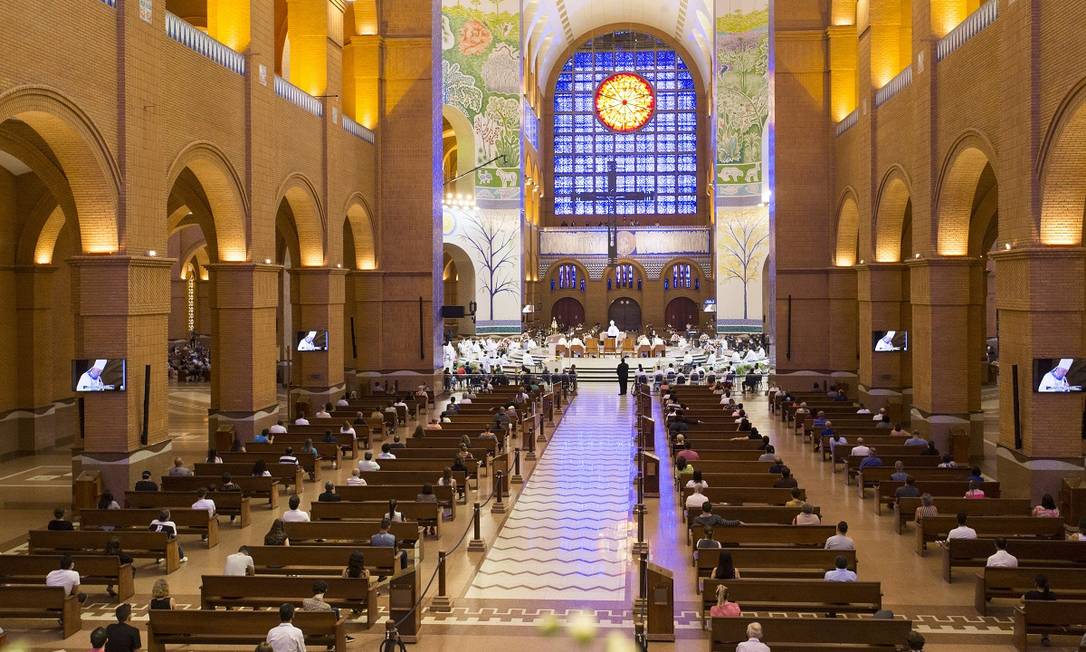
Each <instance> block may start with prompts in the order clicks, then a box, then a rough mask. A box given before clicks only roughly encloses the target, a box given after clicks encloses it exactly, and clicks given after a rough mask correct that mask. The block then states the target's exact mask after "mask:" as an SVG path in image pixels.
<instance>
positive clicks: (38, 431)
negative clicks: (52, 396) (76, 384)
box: [0, 400, 79, 460]
mask: <svg viewBox="0 0 1086 652" xmlns="http://www.w3.org/2000/svg"><path fill="white" fill-rule="evenodd" d="M78 438H79V406H78V404H77V403H76V402H75V401H71V400H69V401H56V402H54V403H50V404H47V405H44V406H41V407H38V408H28V409H15V410H12V411H10V412H8V413H6V414H3V415H0V460H8V459H13V458H16V457H21V456H23V455H32V454H34V453H36V452H38V451H41V450H46V449H50V448H56V447H58V446H67V445H70V444H72V443H73V442H75V441H76V440H77V439H78Z"/></svg>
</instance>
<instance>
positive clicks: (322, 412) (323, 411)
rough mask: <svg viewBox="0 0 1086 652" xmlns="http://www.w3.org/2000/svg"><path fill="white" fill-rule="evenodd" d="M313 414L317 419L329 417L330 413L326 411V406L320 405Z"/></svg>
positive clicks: (330, 416)
mask: <svg viewBox="0 0 1086 652" xmlns="http://www.w3.org/2000/svg"><path fill="white" fill-rule="evenodd" d="M314 416H315V417H317V418H318V419H331V418H332V413H331V412H329V411H328V408H327V407H322V408H320V409H319V410H317V413H316V414H315V415H314Z"/></svg>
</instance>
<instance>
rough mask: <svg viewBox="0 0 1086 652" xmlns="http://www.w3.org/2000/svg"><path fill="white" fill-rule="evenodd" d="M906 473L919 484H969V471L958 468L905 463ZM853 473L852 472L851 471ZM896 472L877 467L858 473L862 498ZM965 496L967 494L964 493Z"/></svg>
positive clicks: (892, 469) (857, 481)
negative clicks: (865, 491)
mask: <svg viewBox="0 0 1086 652" xmlns="http://www.w3.org/2000/svg"><path fill="white" fill-rule="evenodd" d="M915 459H917V460H921V459H923V460H930V459H932V458H930V457H918V458H915ZM904 471H905V473H906V474H908V475H909V476H910V477H911V478H912V479H913V480H914V481H916V482H917V483H921V482H929V481H936V482H940V481H946V480H958V481H960V482H966V483H968V482H969V469H963V468H956V469H940V468H937V467H935V466H929V467H917V466H909V462H907V461H906V462H905V468H904ZM850 472H851V470H850ZM894 472H895V469H894V467H893V466H876V467H874V468H867V469H864V470H863V471H862V472H861V471H857V472H856V486H857V487H858V489H859V493H860V497H861V498H863V497H864V489H867V488H870V487H874V486H876V485H878V484H880V483H882V482H888V481H889V480H890V475H891V474H893V473H894ZM962 493H963V495H964V493H965V492H962Z"/></svg>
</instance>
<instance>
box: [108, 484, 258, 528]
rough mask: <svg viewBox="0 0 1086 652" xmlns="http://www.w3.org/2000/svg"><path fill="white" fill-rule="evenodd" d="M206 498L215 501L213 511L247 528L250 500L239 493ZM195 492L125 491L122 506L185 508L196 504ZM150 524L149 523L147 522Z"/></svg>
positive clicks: (216, 493) (213, 494) (213, 493)
mask: <svg viewBox="0 0 1086 652" xmlns="http://www.w3.org/2000/svg"><path fill="white" fill-rule="evenodd" d="M207 497H208V498H210V499H211V500H214V501H215V509H216V510H217V511H218V513H219V514H221V515H223V516H233V517H236V518H237V519H238V525H239V527H242V528H246V527H249V523H251V522H252V509H251V505H250V502H251V501H250V499H249V497H248V496H246V495H244V494H243V493H242V492H240V491H213V492H210V493H208V495H207ZM196 498H197V496H196V492H195V491H126V492H125V494H124V504H125V506H126V507H128V508H132V509H162V508H164V507H165V508H168V509H170V510H171V512H172V510H174V509H176V508H179V507H180V508H185V507H189V506H191V505H192V504H193V503H194V502H196ZM148 523H150V521H148Z"/></svg>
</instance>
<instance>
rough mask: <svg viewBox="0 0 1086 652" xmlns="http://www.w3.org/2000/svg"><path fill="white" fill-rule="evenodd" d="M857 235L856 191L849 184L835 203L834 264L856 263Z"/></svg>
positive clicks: (858, 233) (857, 257)
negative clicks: (835, 245)
mask: <svg viewBox="0 0 1086 652" xmlns="http://www.w3.org/2000/svg"><path fill="white" fill-rule="evenodd" d="M859 235H860V205H859V203H858V202H857V201H856V191H854V190H853V189H852V187H851V186H849V187H848V188H845V192H844V193H843V194H842V196H841V201H840V202H838V204H837V247H836V248H835V249H834V254H833V264H834V265H835V266H837V267H852V266H853V265H855V264H856V261H857V260H858V259H859V245H858V244H857V238H858V237H859ZM767 260H768V258H767Z"/></svg>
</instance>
